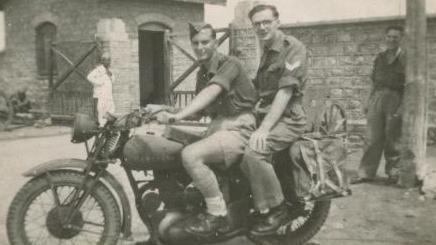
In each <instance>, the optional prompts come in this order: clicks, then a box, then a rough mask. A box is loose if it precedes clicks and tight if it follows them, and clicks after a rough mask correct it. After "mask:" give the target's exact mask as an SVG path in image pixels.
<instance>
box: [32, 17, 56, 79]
mask: <svg viewBox="0 0 436 245" xmlns="http://www.w3.org/2000/svg"><path fill="white" fill-rule="evenodd" d="M55 41H56V26H55V25H54V24H53V23H50V22H44V23H42V24H40V25H39V26H38V27H36V65H37V67H38V74H39V75H40V76H48V75H49V74H50V62H51V60H50V45H51V43H52V42H55ZM53 73H54V74H56V73H57V68H56V62H53Z"/></svg>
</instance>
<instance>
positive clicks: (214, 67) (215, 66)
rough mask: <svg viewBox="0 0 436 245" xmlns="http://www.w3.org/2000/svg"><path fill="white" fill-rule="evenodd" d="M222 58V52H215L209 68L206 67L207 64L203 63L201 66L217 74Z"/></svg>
mask: <svg viewBox="0 0 436 245" xmlns="http://www.w3.org/2000/svg"><path fill="white" fill-rule="evenodd" d="M220 59H221V54H220V53H218V52H215V53H214V54H213V55H212V57H211V58H210V60H209V64H210V65H209V68H206V66H204V65H202V66H201V68H202V69H203V70H204V71H206V72H208V73H212V74H216V72H217V71H218V65H219V60H220Z"/></svg>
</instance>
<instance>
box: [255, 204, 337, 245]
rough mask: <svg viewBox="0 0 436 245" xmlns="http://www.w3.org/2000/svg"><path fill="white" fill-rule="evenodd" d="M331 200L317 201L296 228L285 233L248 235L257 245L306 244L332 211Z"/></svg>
mask: <svg viewBox="0 0 436 245" xmlns="http://www.w3.org/2000/svg"><path fill="white" fill-rule="evenodd" d="M330 204H331V201H330V200H326V201H316V202H315V203H314V206H313V209H312V211H311V212H310V214H308V215H307V216H306V217H307V220H305V221H304V223H302V224H301V225H300V226H298V227H297V228H296V229H295V230H289V229H290V228H288V230H287V231H286V233H285V234H275V235H270V236H252V235H250V236H248V238H249V240H251V241H252V242H254V243H255V244H256V245H303V244H306V243H307V242H308V241H309V240H310V239H311V238H312V237H313V236H315V234H316V233H318V231H319V230H320V229H321V227H322V226H323V225H324V223H325V221H326V220H327V217H328V214H329V211H330Z"/></svg>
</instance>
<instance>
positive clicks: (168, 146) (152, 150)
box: [123, 135, 183, 170]
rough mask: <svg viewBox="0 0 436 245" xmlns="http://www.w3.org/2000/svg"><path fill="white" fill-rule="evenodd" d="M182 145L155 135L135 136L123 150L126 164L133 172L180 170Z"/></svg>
mask: <svg viewBox="0 0 436 245" xmlns="http://www.w3.org/2000/svg"><path fill="white" fill-rule="evenodd" d="M182 148H183V144H181V143H178V142H175V141H171V140H168V139H166V138H164V137H160V136H155V135H135V136H133V137H132V138H130V139H129V141H128V142H127V143H126V145H125V146H124V149H123V153H124V158H125V161H126V162H127V164H128V165H129V166H130V167H131V168H132V169H134V170H159V169H162V170H163V169H174V168H182V164H181V160H180V152H181V150H182Z"/></svg>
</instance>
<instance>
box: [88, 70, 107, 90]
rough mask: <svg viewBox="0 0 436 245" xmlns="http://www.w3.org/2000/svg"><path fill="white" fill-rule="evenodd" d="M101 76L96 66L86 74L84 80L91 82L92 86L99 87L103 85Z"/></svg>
mask: <svg viewBox="0 0 436 245" xmlns="http://www.w3.org/2000/svg"><path fill="white" fill-rule="evenodd" d="M101 76H102V71H101V69H100V67H99V66H97V67H96V68H94V69H93V70H92V71H91V72H90V73H89V74H88V76H87V77H86V79H88V81H89V82H91V83H92V84H93V85H97V86H99V85H102V84H103V80H102V79H101Z"/></svg>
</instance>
